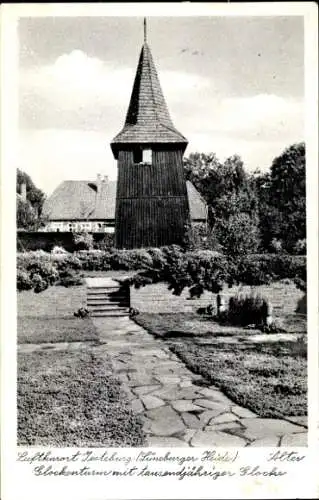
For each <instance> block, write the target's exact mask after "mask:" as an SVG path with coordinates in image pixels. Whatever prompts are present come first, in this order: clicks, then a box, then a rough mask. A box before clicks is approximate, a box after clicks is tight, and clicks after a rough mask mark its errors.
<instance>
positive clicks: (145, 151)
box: [142, 149, 152, 163]
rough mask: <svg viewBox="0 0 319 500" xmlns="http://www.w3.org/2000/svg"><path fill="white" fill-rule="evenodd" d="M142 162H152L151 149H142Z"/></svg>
mask: <svg viewBox="0 0 319 500" xmlns="http://www.w3.org/2000/svg"><path fill="white" fill-rule="evenodd" d="M142 161H143V163H152V150H151V149H143V160H142Z"/></svg>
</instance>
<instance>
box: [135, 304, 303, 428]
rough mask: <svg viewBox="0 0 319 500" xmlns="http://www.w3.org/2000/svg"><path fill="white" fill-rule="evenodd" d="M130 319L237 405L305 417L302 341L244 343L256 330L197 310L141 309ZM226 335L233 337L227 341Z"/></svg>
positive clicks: (266, 414)
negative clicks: (220, 321)
mask: <svg viewBox="0 0 319 500" xmlns="http://www.w3.org/2000/svg"><path fill="white" fill-rule="evenodd" d="M134 320H135V321H136V322H137V323H138V324H140V325H141V326H143V327H144V328H146V329H147V330H148V331H149V332H150V333H153V334H154V335H156V336H159V337H161V338H163V339H164V340H165V339H166V340H167V342H169V343H170V346H171V350H172V351H173V352H175V353H176V354H177V355H178V356H179V357H180V358H181V359H182V360H183V361H184V362H185V364H186V365H187V367H188V368H189V369H190V370H191V371H193V372H194V373H198V374H200V375H202V376H203V377H204V379H205V380H206V381H207V384H208V385H210V384H214V385H217V386H218V387H220V388H221V390H222V391H223V392H224V393H225V394H227V395H228V396H229V397H230V398H231V399H232V400H233V401H234V402H235V403H236V404H238V405H241V406H244V407H247V408H249V409H250V410H252V411H254V412H255V413H256V414H257V415H259V416H261V417H273V418H276V417H281V416H284V415H285V416H288V415H289V416H301V415H306V412H307V345H306V343H305V342H304V341H303V340H300V341H274V342H260V341H259V342H252V341H251V342H249V336H250V335H252V334H254V335H255V334H256V333H259V334H260V333H261V332H260V331H259V330H258V331H256V330H249V331H247V330H246V329H244V328H241V327H232V326H222V325H219V324H218V323H216V322H214V321H212V320H209V319H207V318H205V317H204V316H198V315H196V314H184V313H180V314H146V313H140V314H139V315H138V316H136V317H135V318H134ZM290 321H293V320H292V318H290ZM223 337H224V339H223ZM226 337H232V339H231V342H230V341H228V342H226V340H227V339H226ZM203 338H204V339H205V340H204V339H203ZM202 339H203V340H202ZM242 340H245V342H242Z"/></svg>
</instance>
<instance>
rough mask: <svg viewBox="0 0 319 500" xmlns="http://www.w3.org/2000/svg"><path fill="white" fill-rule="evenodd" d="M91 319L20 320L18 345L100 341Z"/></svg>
mask: <svg viewBox="0 0 319 500" xmlns="http://www.w3.org/2000/svg"><path fill="white" fill-rule="evenodd" d="M98 340H99V337H98V335H97V333H96V330H95V328H94V326H93V323H92V320H91V319H89V318H88V319H79V318H72V317H70V318H53V317H50V316H49V317H42V318H36V317H35V318H23V319H22V318H18V343H19V344H41V343H45V342H46V343H49V342H83V341H98Z"/></svg>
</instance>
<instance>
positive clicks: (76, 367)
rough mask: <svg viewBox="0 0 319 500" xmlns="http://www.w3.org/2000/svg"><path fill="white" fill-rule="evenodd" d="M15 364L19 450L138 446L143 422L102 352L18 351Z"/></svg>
mask: <svg viewBox="0 0 319 500" xmlns="http://www.w3.org/2000/svg"><path fill="white" fill-rule="evenodd" d="M18 366H19V371H18V443H19V445H20V446H21V445H24V446H30V445H37V446H56V447H63V446H77V447H86V446H90V447H100V446H103V447H115V446H128V447H131V446H142V444H143V432H142V424H141V422H140V421H139V420H138V419H137V418H136V416H135V415H134V414H133V413H132V410H131V409H130V408H129V405H128V402H127V401H126V399H125V397H124V394H123V393H122V391H121V387H120V382H119V381H118V380H116V379H115V378H113V377H112V375H111V365H110V360H109V358H108V357H107V356H106V354H105V353H99V352H94V351H88V350H85V351H84V350H80V351H73V352H67V351H60V352H47V351H46V352H41V351H40V352H33V353H29V354H24V353H20V354H19V355H18Z"/></svg>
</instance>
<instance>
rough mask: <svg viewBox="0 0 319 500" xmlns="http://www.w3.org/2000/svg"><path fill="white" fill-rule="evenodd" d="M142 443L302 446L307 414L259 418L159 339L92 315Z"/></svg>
mask: <svg viewBox="0 0 319 500" xmlns="http://www.w3.org/2000/svg"><path fill="white" fill-rule="evenodd" d="M93 321H94V324H95V326H96V328H97V330H98V332H99V336H100V341H101V342H102V343H104V345H105V348H106V349H107V352H108V353H109V354H110V355H111V358H112V361H113V366H114V372H115V374H116V376H117V377H119V378H120V379H121V381H122V383H123V387H124V390H125V392H126V394H127V396H128V399H129V400H130V402H131V405H132V408H133V410H134V411H135V412H136V413H138V414H140V415H141V417H142V419H143V421H144V430H145V433H146V435H147V445H148V446H153V447H162V446H173V447H175V446H176V447H178V446H180V447H186V446H202V447H215V446H222V447H224V446H225V447H226V446H306V445H307V418H306V417H291V418H287V419H272V418H260V417H258V416H257V415H256V414H254V413H253V412H251V411H250V410H248V409H246V408H243V407H241V406H238V405H236V404H235V403H234V402H233V401H231V400H230V399H229V398H228V397H227V396H225V395H224V394H223V393H222V392H221V391H220V390H219V389H217V388H216V387H214V386H209V387H203V386H201V385H200V384H201V381H202V377H201V376H200V375H195V374H193V373H192V372H191V371H190V370H188V369H187V368H186V366H185V365H184V363H183V362H182V361H181V360H179V358H177V356H176V355H175V354H173V353H172V352H171V351H170V350H169V347H168V346H167V345H165V343H164V342H163V341H162V340H161V339H155V338H153V336H151V335H150V334H149V333H148V332H147V331H146V330H144V329H143V328H142V327H141V326H139V325H137V324H136V323H134V322H133V321H131V320H130V319H129V318H125V317H124V318H94V319H93Z"/></svg>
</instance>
